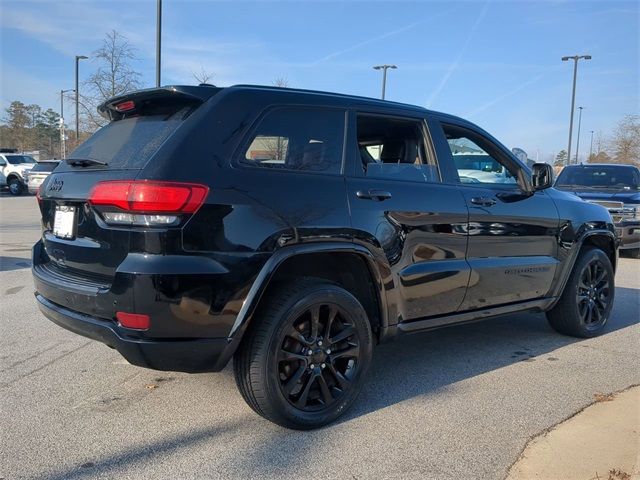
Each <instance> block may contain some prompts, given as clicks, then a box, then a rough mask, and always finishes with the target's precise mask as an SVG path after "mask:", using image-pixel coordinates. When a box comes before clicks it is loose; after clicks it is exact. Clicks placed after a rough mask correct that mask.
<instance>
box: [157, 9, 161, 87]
mask: <svg viewBox="0 0 640 480" xmlns="http://www.w3.org/2000/svg"><path fill="white" fill-rule="evenodd" d="M156 7H157V8H156V87H159V86H160V52H161V48H160V47H161V41H162V0H158V3H157V5H156Z"/></svg>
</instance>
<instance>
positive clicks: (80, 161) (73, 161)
mask: <svg viewBox="0 0 640 480" xmlns="http://www.w3.org/2000/svg"><path fill="white" fill-rule="evenodd" d="M66 162H67V163H68V164H69V165H73V166H74V167H88V166H90V165H100V166H102V167H106V166H107V165H108V163H107V162H102V161H100V160H93V159H91V158H67V159H66Z"/></svg>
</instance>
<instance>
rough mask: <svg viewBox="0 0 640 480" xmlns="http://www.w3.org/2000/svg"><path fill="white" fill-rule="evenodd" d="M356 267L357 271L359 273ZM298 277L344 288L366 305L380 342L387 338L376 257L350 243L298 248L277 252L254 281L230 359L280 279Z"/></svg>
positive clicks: (232, 341) (238, 322) (235, 330)
mask: <svg viewBox="0 0 640 480" xmlns="http://www.w3.org/2000/svg"><path fill="white" fill-rule="evenodd" d="M338 267H339V268H338ZM353 268H356V270H355V272H354V271H352V269H353ZM298 275H304V276H311V277H318V278H322V279H325V280H330V281H333V282H335V283H337V284H339V285H341V286H343V288H345V289H346V290H348V291H349V292H350V293H352V294H353V295H354V296H355V297H356V298H358V300H359V301H360V302H361V303H362V305H363V307H364V308H365V310H366V311H367V316H368V317H369V321H370V322H371V326H372V329H374V335H375V337H376V338H377V339H378V340H379V339H381V338H382V337H384V336H385V333H386V331H387V328H388V316H387V303H386V295H385V292H384V289H383V282H382V279H381V276H380V272H379V270H378V267H377V265H376V262H375V259H374V256H373V254H372V253H371V252H370V251H369V250H368V249H366V248H365V247H363V246H360V245H354V244H352V243H347V242H344V243H342V242H326V243H325V242H323V243H321V244H307V245H294V246H291V247H286V248H283V249H281V250H278V251H276V252H275V253H274V254H273V256H271V258H269V260H268V261H267V262H266V264H265V265H264V267H263V268H262V270H261V271H260V273H259V274H258V276H257V277H256V279H255V281H254V282H253V285H252V286H251V288H250V289H249V292H248V294H247V297H246V298H245V300H244V303H243V305H242V308H241V309H240V312H239V313H238V316H237V317H236V321H235V323H234V325H233V327H232V329H231V332H230V334H229V337H230V344H229V349H228V350H229V352H228V358H230V356H231V355H232V354H233V352H234V351H235V350H236V348H237V347H238V345H239V343H240V340H241V338H242V337H243V335H244V333H245V331H246V329H247V328H248V326H249V325H250V324H251V321H252V318H253V316H254V314H255V313H256V310H257V309H258V307H259V305H260V302H261V299H262V298H263V297H264V295H265V294H266V293H268V290H269V288H270V287H272V286H273V285H274V284H275V283H276V282H278V281H280V280H287V279H291V278H294V277H296V276H298ZM362 275H366V277H364V278H365V279H366V282H363V281H362V280H363V278H362Z"/></svg>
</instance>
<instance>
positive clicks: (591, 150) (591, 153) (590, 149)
mask: <svg viewBox="0 0 640 480" xmlns="http://www.w3.org/2000/svg"><path fill="white" fill-rule="evenodd" d="M591 155H593V130H591V146H590V147H589V160H591Z"/></svg>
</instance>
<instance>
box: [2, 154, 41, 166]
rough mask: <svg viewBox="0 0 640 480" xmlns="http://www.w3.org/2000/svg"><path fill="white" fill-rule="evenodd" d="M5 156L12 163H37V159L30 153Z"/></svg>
mask: <svg viewBox="0 0 640 480" xmlns="http://www.w3.org/2000/svg"><path fill="white" fill-rule="evenodd" d="M5 158H6V159H7V162H9V163H10V164H11V165H20V164H22V163H36V161H35V159H34V158H33V157H30V156H28V155H7V156H6V157H5Z"/></svg>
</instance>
